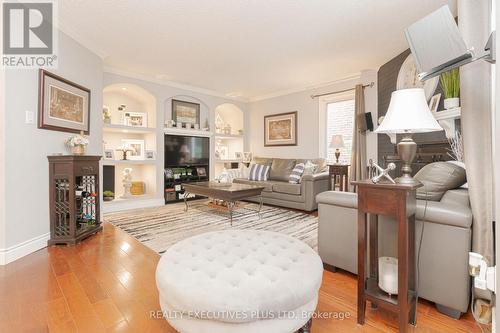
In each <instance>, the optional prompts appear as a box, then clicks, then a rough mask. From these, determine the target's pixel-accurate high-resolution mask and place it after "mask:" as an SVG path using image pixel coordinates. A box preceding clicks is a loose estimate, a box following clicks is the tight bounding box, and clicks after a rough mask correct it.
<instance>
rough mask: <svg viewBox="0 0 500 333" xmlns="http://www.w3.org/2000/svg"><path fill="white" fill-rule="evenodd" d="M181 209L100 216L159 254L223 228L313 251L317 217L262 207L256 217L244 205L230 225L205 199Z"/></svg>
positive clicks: (251, 208) (253, 207)
mask: <svg viewBox="0 0 500 333" xmlns="http://www.w3.org/2000/svg"><path fill="white" fill-rule="evenodd" d="M184 207H185V206H184V203H175V204H169V205H165V206H161V207H155V208H145V209H135V210H130V211H125V212H119V213H110V214H105V215H104V221H105V222H109V223H112V224H113V225H115V226H117V227H118V228H120V229H122V230H124V231H125V232H127V233H128V234H130V235H131V236H133V237H134V238H136V239H137V240H139V241H140V242H141V243H143V244H144V245H146V246H147V247H149V248H151V249H153V250H154V251H156V252H158V253H159V254H162V253H163V252H165V251H166V250H167V249H168V248H169V247H170V246H172V245H173V244H175V243H177V242H178V241H180V240H183V239H185V238H188V237H191V236H195V235H198V234H202V233H205V232H209V231H217V230H226V229H231V230H234V229H253V230H269V231H276V232H281V233H284V234H286V235H290V236H292V237H295V238H297V239H300V240H302V241H304V242H305V243H307V244H308V245H309V246H311V247H312V248H313V249H314V250H316V251H317V245H318V232H317V230H318V218H317V217H315V216H312V215H310V214H306V213H302V212H297V211H292V210H288V209H285V208H278V207H270V206H265V205H264V206H263V207H262V210H261V213H260V217H259V214H258V212H257V211H258V209H259V206H258V205H257V204H253V203H252V204H251V203H248V204H244V205H242V206H239V207H237V208H236V210H235V212H234V214H233V226H231V224H230V221H229V213H228V212H227V210H223V209H217V208H212V207H209V206H208V204H207V201H205V200H203V201H193V202H191V203H190V204H189V210H188V212H187V213H186V212H184Z"/></svg>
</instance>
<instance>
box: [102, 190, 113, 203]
mask: <svg viewBox="0 0 500 333" xmlns="http://www.w3.org/2000/svg"><path fill="white" fill-rule="evenodd" d="M102 199H103V200H104V201H112V200H114V199H115V194H114V193H113V192H112V191H104V192H102Z"/></svg>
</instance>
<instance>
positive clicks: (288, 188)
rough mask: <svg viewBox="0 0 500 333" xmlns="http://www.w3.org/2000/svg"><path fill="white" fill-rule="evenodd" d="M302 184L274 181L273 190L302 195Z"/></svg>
mask: <svg viewBox="0 0 500 333" xmlns="http://www.w3.org/2000/svg"><path fill="white" fill-rule="evenodd" d="M300 190H301V185H300V184H290V183H285V182H273V192H277V193H284V194H292V195H300Z"/></svg>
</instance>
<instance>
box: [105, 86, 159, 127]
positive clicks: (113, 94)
mask: <svg viewBox="0 0 500 333" xmlns="http://www.w3.org/2000/svg"><path fill="white" fill-rule="evenodd" d="M102 99H103V108H105V107H107V108H108V109H109V111H110V114H111V123H112V124H117V125H124V124H123V113H124V112H137V113H146V114H147V118H148V119H147V127H156V98H155V97H154V95H152V94H151V93H150V92H149V91H147V90H146V89H144V88H142V87H140V86H138V85H135V84H130V83H115V84H111V85H109V86H107V87H105V88H104V89H103V96H102ZM122 105H125V108H123V107H122ZM121 109H123V110H121Z"/></svg>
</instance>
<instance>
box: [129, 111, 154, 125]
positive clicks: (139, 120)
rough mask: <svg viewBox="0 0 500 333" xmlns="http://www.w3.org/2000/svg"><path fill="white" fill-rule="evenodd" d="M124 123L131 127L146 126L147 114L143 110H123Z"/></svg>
mask: <svg viewBox="0 0 500 333" xmlns="http://www.w3.org/2000/svg"><path fill="white" fill-rule="evenodd" d="M124 119H125V121H126V123H125V124H124V125H127V126H133V127H148V114H147V113H143V112H128V111H127V112H125V118H124Z"/></svg>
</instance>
